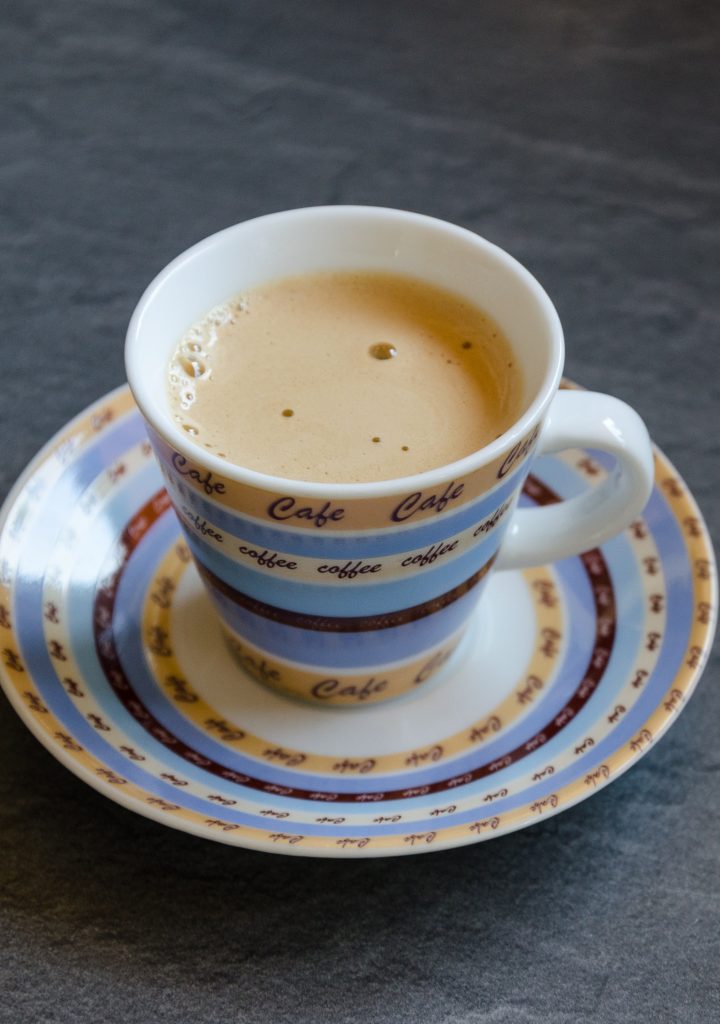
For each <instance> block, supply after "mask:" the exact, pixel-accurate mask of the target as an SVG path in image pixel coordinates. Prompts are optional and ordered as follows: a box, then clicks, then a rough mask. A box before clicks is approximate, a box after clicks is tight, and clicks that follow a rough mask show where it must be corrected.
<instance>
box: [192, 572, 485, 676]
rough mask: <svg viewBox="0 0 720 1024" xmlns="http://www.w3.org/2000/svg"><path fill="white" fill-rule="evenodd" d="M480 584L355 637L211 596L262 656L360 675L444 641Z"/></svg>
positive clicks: (467, 612)
mask: <svg viewBox="0 0 720 1024" xmlns="http://www.w3.org/2000/svg"><path fill="white" fill-rule="evenodd" d="M484 583H485V581H484V580H482V581H481V582H480V583H479V584H478V585H477V586H476V587H473V588H472V590H470V591H468V592H467V593H466V594H464V595H463V596H462V597H460V598H458V599H457V600H456V601H453V602H452V604H449V605H447V607H446V608H443V609H442V610H441V611H439V612H435V613H434V614H433V615H428V616H426V617H425V618H422V619H417V620H416V621H415V622H408V623H405V624H404V625H401V626H392V627H390V628H388V629H376V630H365V631H363V632H361V633H323V632H321V631H320V630H313V629H299V628H298V627H297V626H286V625H284V624H283V623H281V622H273V621H272V620H271V619H266V618H264V616H261V615H255V614H254V613H253V612H250V611H248V610H247V609H246V608H241V607H240V606H239V605H236V604H234V603H233V602H232V601H231V600H230V599H229V598H227V597H225V596H224V595H223V594H220V593H218V592H217V591H213V593H212V595H211V596H212V599H213V601H214V603H215V606H216V608H217V609H218V611H219V612H220V614H221V615H222V616H223V618H224V619H225V621H226V622H227V623H228V625H229V626H230V627H231V629H233V630H235V632H236V633H239V634H240V635H241V636H244V637H245V639H246V640H248V641H249V642H250V643H251V644H254V645H255V646H256V647H260V648H261V649H262V650H263V651H265V652H266V653H267V654H270V655H273V656H275V657H278V658H286V659H287V660H288V661H296V662H298V663H299V664H301V665H308V666H317V667H318V668H327V669H341V668H345V669H358V670H359V671H362V670H363V669H364V668H365V666H370V667H369V668H368V669H367V671H368V673H371V671H372V666H373V665H382V664H389V663H391V662H394V661H403V660H405V659H406V658H413V657H418V658H419V657H421V656H422V653H423V651H427V650H429V649H430V648H432V647H434V646H435V645H436V644H441V643H442V642H443V641H444V640H447V639H448V637H450V636H452V634H453V633H455V631H456V630H458V629H460V627H461V626H462V624H463V622H464V621H465V620H466V619H467V617H468V615H470V613H471V611H472V610H473V608H474V607H475V604H476V602H477V600H478V597H479V595H480V593H481V592H482V588H483V585H484Z"/></svg>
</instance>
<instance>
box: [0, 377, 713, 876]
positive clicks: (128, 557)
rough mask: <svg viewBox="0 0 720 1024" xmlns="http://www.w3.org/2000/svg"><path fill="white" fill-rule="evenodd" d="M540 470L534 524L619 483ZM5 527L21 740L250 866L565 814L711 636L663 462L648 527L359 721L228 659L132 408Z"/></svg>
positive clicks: (681, 501) (692, 516)
mask: <svg viewBox="0 0 720 1024" xmlns="http://www.w3.org/2000/svg"><path fill="white" fill-rule="evenodd" d="M533 468H534V472H533V475H532V476H531V478H530V479H529V480H528V483H527V486H526V489H525V495H524V501H525V502H526V503H542V504H545V503H547V502H549V501H554V500H557V499H558V498H564V497H570V496H572V495H574V494H576V493H578V492H580V491H582V490H583V489H586V488H591V487H593V486H595V485H596V484H597V482H598V481H600V480H601V479H602V478H603V476H604V474H605V473H606V469H607V465H606V463H605V461H604V457H603V456H602V455H599V454H597V453H591V452H585V451H581V452H568V453H564V454H563V455H562V456H561V457H552V458H548V457H545V458H542V459H539V460H538V461H537V462H536V464H535V466H534V467H533ZM0 531H1V532H0V652H1V654H0V665H1V666H2V668H1V680H2V684H3V687H4V689H5V691H6V693H7V695H8V697H9V699H10V701H11V703H12V704H13V706H14V707H15V709H16V710H17V712H18V714H19V715H20V717H21V718H22V719H23V721H24V722H25V723H26V724H27V726H28V727H29V728H30V730H31V731H32V732H33V733H34V734H35V735H36V736H37V738H38V739H39V740H40V741H41V742H42V743H43V744H44V745H45V746H46V747H47V748H48V750H50V751H51V753H52V754H53V755H54V756H55V757H56V758H57V759H58V760H59V761H61V762H62V763H63V764H64V765H66V766H67V767H68V768H70V769H71V771H73V772H75V774H76V775H78V776H79V777H80V778H81V779H83V780H84V781H85V782H88V783H89V784H90V785H91V786H94V787H95V788H96V789H97V790H99V791H100V792H101V793H104V794H105V795H107V796H109V797H110V798H112V799H114V800H116V801H117V802H118V803H120V804H122V805H123V806H125V807H128V808H130V809H131V810H134V811H137V812H139V813H140V814H144V815H146V816H148V817H151V818H153V819H155V820H156V821H160V822H163V823H164V824H167V825H171V826H173V827H175V828H178V829H183V830H184V831H187V832H192V833H194V834H196V835H201V836H206V837H207V838H209V839H216V840H220V841H222V842H225V843H231V844H234V845H237V846H244V847H250V848H253V849H256V850H266V851H272V852H283V853H292V854H300V855H312V856H336V857H352V856H384V855H393V854H406V853H418V852H426V851H430V850H437V849H444V848H448V847H452V846H459V845H462V844H464V843H472V842H478V841H480V840H483V839H487V838H490V837H491V836H497V835H502V834H503V833H505V832H510V831H512V830H514V829H518V828H523V827H525V826H526V825H531V824H533V823H535V822H537V821H538V820H540V819H542V818H544V817H548V816H550V815H552V814H556V813H558V812H559V811H561V810H565V809H566V808H568V807H570V806H572V805H573V804H575V803H577V802H578V801H580V800H583V799H584V798H585V797H588V796H591V795H592V794H593V793H595V792H597V791H598V790H599V789H601V788H602V787H603V786H605V785H607V783H608V782H610V781H611V780H612V779H614V778H616V777H617V776H618V775H620V774H621V773H622V772H624V771H625V770H626V769H627V768H629V767H630V765H632V764H633V763H634V762H635V761H636V760H638V758H640V757H642V756H643V754H644V753H646V752H647V750H649V748H650V747H651V746H652V745H653V744H654V743H655V742H657V740H658V739H659V737H660V736H661V735H662V734H663V733H664V732H665V730H666V729H667V728H668V726H670V725H671V724H672V722H673V721H674V720H675V718H676V717H677V715H678V713H679V712H680V710H681V709H682V707H683V706H684V704H685V702H686V701H687V699H688V697H689V696H690V694H691V693H692V690H693V688H694V686H695V684H696V682H697V680H698V677H699V676H700V673H701V671H702V668H703V665H704V663H705V660H706V657H707V654H708V650H709V647H710V643H711V641H712V636H713V631H714V625H715V608H716V603H717V602H716V573H715V564H714V559H713V554H712V548H711V545H710V541H709V539H708V535H707V531H706V529H705V526H704V524H703V521H702V518H701V516H700V513H699V512H698V509H697V507H696V505H695V503H694V501H693V499H692V497H691V495H690V494H689V492H688V490H687V488H686V486H685V485H684V483H683V482H682V480H681V479H680V478H679V477H678V475H677V474H676V472H675V471H674V469H673V468H672V466H671V465H670V464H669V463H668V461H667V460H666V459H665V458H664V457H663V455H662V454H661V453H659V452H658V453H657V457H656V482H655V490H654V492H653V495H652V497H651V500H650V502H649V503H648V506H647V508H646V510H645V514H644V516H643V518H642V519H638V520H637V521H636V522H634V523H633V524H632V525H631V526H630V528H629V529H628V530H627V531H625V533H624V534H622V535H621V536H619V537H617V538H615V539H614V540H613V541H611V542H610V543H608V544H605V545H603V546H602V548H600V549H597V550H594V551H590V552H587V553H586V554H585V555H583V556H581V557H578V558H570V559H566V560H565V561H563V562H559V563H556V564H554V565H550V566H545V567H543V568H541V569H534V570H531V571H527V572H524V573H519V572H508V573H497V574H496V575H495V577H494V578H493V579H492V580H491V581H490V584H489V586H488V590H487V592H486V594H485V596H484V598H483V602H482V616H481V617H476V620H475V622H474V623H473V624H472V625H471V627H470V629H469V631H468V634H467V637H466V639H465V640H464V642H463V644H462V645H461V648H460V649H459V650H458V651H457V652H456V655H455V656H454V658H453V659H452V661H451V662H450V663H448V665H447V666H446V667H445V668H444V670H443V673H442V675H441V677H440V678H439V679H438V681H437V682H436V683H433V684H430V685H429V687H428V688H427V689H425V690H422V689H421V691H420V692H418V693H417V694H414V695H413V696H412V698H411V699H410V698H408V699H404V700H400V701H397V702H394V703H391V704H387V705H384V706H377V705H374V706H368V707H367V708H362V709H353V710H352V711H344V710H327V709H322V708H316V707H310V706H305V705H300V704H296V703H292V702H290V701H288V700H287V699H286V698H284V697H282V696H279V695H278V694H276V693H273V692H271V691H270V690H268V689H265V688H264V687H263V686H262V685H260V684H259V683H257V682H255V681H253V680H252V679H251V678H250V677H248V676H245V675H244V674H243V673H242V671H241V670H240V669H239V667H238V666H237V664H236V662H235V661H233V659H232V656H231V655H230V653H229V652H228V650H227V649H226V647H225V645H224V643H223V641H222V639H221V635H220V632H219V628H218V626H217V624H216V622H215V620H214V618H213V615H212V612H211V610H210V608H209V606H208V601H207V600H206V598H205V596H204V592H203V591H202V588H201V585H200V583H199V580H198V576H197V573H196V571H195V569H194V567H193V565H192V563H191V561H190V560H189V556H188V551H187V548H186V547H185V544H184V543H183V541H182V539H181V534H180V531H179V527H178V524H177V521H176V519H175V515H174V513H173V511H172V509H171V508H170V507H169V505H168V501H167V497H166V495H165V492H164V490H163V488H162V483H161V477H160V473H159V471H158V469H157V468H156V466H155V463H154V461H153V458H152V455H151V452H150V447H149V445H148V443H147V441H146V439H145V434H144V428H143V423H142V420H141V418H140V415H139V413H138V412H137V410H136V408H135V406H134V404H133V402H132V399H131V397H130V394H129V391H128V390H127V388H121V389H119V390H117V391H115V392H113V393H112V394H111V395H109V396H107V397H106V398H104V399H102V400H101V401H100V402H98V403H96V404H95V405H94V406H92V407H91V408H90V409H89V410H87V411H86V412H85V413H83V414H81V415H80V416H79V417H78V418H77V419H75V420H74V421H73V422H72V423H70V424H69V425H68V426H67V427H66V428H65V429H64V430H62V431H61V432H60V433H59V434H58V435H57V436H56V437H55V438H54V439H53V440H52V441H51V442H50V443H49V444H48V445H47V446H46V448H45V449H43V451H42V452H40V454H39V455H38V456H37V457H36V458H35V460H34V461H33V462H32V464H31V465H30V466H29V467H28V469H27V470H26V471H25V473H24V474H23V476H22V478H21V479H20V481H19V482H18V484H17V485H16V487H15V488H14V490H13V492H12V493H11V495H10V497H9V498H8V501H7V503H6V505H5V507H4V510H3V513H2V517H1V518H0Z"/></svg>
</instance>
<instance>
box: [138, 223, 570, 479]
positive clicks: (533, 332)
mask: <svg viewBox="0 0 720 1024" xmlns="http://www.w3.org/2000/svg"><path fill="white" fill-rule="evenodd" d="M362 269H365V270H384V271H395V272H398V273H403V274H409V275H412V276H414V277H420V278H424V279H426V280H428V281H430V282H432V283H433V284H436V285H439V286H442V287H444V288H447V289H450V290H451V291H454V292H456V293H458V294H460V295H462V296H463V297H464V298H466V299H469V300H470V301H472V302H474V303H475V304H476V305H478V306H481V307H482V308H483V309H484V310H485V311H486V312H488V313H489V314H490V315H491V316H492V317H494V318H495V319H496V320H497V321H498V323H499V324H500V325H501V327H502V328H503V330H504V332H505V333H506V335H507V337H508V338H509V340H510V343H511V345H512V347H513V350H514V352H515V354H516V357H517V358H518V360H519V363H520V366H521V367H522V372H523V381H524V390H525V393H524V402H523V407H524V413H523V416H522V417H521V419H520V420H519V421H518V423H516V424H515V425H514V427H513V428H512V432H513V433H516V434H517V435H518V436H522V434H523V433H524V432H525V431H526V430H527V429H529V427H530V426H531V425H532V422H533V421H536V420H537V418H538V414H539V413H541V412H542V407H544V406H546V405H547V403H548V402H549V401H550V400H551V398H552V396H553V394H554V391H555V389H556V387H557V383H558V381H559V377H560V374H561V372H562V364H563V354H564V353H563V338H562V329H561V327H560V322H559V319H558V316H557V313H556V311H555V308H554V307H553V305H552V303H551V302H550V299H549V298H548V296H547V295H546V293H545V292H544V290H543V289H542V288H541V287H540V285H539V284H538V283H537V281H536V280H535V278H533V277H532V275H531V274H530V273H529V272H528V271H527V270H525V269H524V267H522V266H521V264H519V263H518V262H517V261H516V260H514V259H513V258H512V257H511V256H509V255H508V254H507V253H505V252H503V250H501V249H499V248H498V247H497V246H495V245H493V244H492V243H490V242H487V241H485V240H484V239H482V238H480V237H479V236H478V235H475V234H473V233H472V232H470V231H467V230H465V229H463V228H459V227H456V226H454V225H451V224H446V223H444V222H443V221H439V220H435V219H434V218H431V217H425V216H422V215H420V214H414V213H406V212H402V211H398V210H386V209H382V208H377V207H360V206H327V207H308V208H306V209H300V210H291V211H288V212H286V213H278V214H270V215H268V216H265V217H258V218H256V219H255V220H250V221H246V222H244V223H242V224H238V225H236V226H234V227H231V228H227V229H226V230H224V231H221V232H219V233H218V234H216V235H212V236H211V237H209V238H206V239H205V240H204V241H202V242H199V243H198V244H197V245H195V246H193V247H192V248H191V249H188V250H187V252H185V253H183V254H182V255H181V256H179V257H178V258H177V259H176V260H174V261H173V262H172V263H171V264H169V266H168V267H166V268H165V270H163V271H162V272H161V273H160V274H159V275H158V277H156V278H155V280H154V281H153V282H152V283H151V284H150V286H149V287H148V289H147V290H146V292H145V294H144V295H143V297H142V299H141V300H140V303H139V304H138V307H137V309H136V310H135V313H134V314H133V318H132V320H131V322H130V327H129V329H128V337H127V346H126V367H127V373H128V380H129V382H130V386H131V389H132V391H133V394H134V396H135V398H136V400H137V402H138V404H139V406H140V408H141V410H142V411H143V413H144V415H145V416H146V418H147V419H148V420H149V421H150V422H151V424H152V425H153V426H154V427H155V429H156V430H157V431H158V432H159V433H160V434H162V435H163V436H164V437H165V438H166V439H168V440H169V441H170V442H171V443H172V444H174V445H175V447H177V448H179V449H180V450H181V451H187V450H188V449H190V450H191V451H192V450H193V449H196V453H197V456H198V458H200V459H201V460H202V461H203V463H206V464H207V463H208V461H213V458H214V457H211V456H209V455H208V453H207V450H205V449H203V448H200V447H199V446H195V445H193V444H192V442H191V441H189V440H188V438H187V435H183V434H182V432H181V431H180V429H179V428H178V426H177V424H176V422H175V421H174V419H173V418H172V414H171V411H170V404H169V399H168V393H167V384H166V377H167V365H168V361H169V359H170V357H171V355H172V354H173V352H174V350H175V347H176V345H177V344H178V342H179V341H180V339H181V337H182V336H183V334H184V333H185V332H186V331H187V329H188V328H189V327H191V326H192V324H193V323H194V322H195V321H197V320H199V319H201V318H202V317H203V316H204V315H205V314H206V313H207V312H208V311H209V310H210V309H211V308H212V307H213V306H216V305H219V304H220V303H223V302H225V301H227V300H228V299H230V298H231V297H232V296H234V295H236V294H237V293H238V292H242V291H243V290H245V289H248V288H252V287H253V286H254V285H257V284H260V283H262V282H265V281H268V280H272V279H273V278H278V277H284V276H287V275H292V274H303V273H311V272H314V271H320V270H362ZM241 400H242V396H238V401H241ZM508 433H510V432H508ZM504 440H505V441H506V440H507V436H505V438H504ZM502 443H503V438H501V439H500V441H499V442H494V443H493V445H491V446H488V448H487V449H483V451H482V453H478V454H479V455H480V458H479V461H480V462H481V461H483V458H482V456H484V455H487V457H488V458H490V457H492V451H490V449H491V448H492V449H494V448H498V447H500V445H501V444H502ZM473 458H474V456H469V459H470V460H472V459H473ZM476 461H478V460H477V459H476ZM463 462H468V459H466V460H463ZM216 469H217V470H218V471H219V472H222V473H224V474H225V475H226V476H227V475H231V476H232V475H236V476H242V475H244V476H245V477H252V476H256V477H257V476H262V474H252V473H250V472H249V471H247V470H242V469H241V468H240V467H229V466H228V464H227V463H226V462H222V463H220V462H219V463H218V466H217V467H216ZM235 470H237V471H238V472H237V473H235V472H234V471H235ZM427 475H428V474H423V476H427ZM365 486H366V485H361V484H357V485H351V486H350V489H352V487H357V488H362V487H365ZM305 489H306V490H307V486H306V487H305Z"/></svg>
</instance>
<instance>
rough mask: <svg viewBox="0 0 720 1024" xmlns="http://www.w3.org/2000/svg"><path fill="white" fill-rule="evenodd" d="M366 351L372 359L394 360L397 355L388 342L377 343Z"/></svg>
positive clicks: (393, 347)
mask: <svg viewBox="0 0 720 1024" xmlns="http://www.w3.org/2000/svg"><path fill="white" fill-rule="evenodd" d="M368 351H369V353H370V355H371V356H372V357H373V359H394V358H395V356H396V355H397V349H396V348H395V346H394V345H391V344H390V342H388V341H379V342H378V343H377V344H376V345H371V346H370V348H369V349H368Z"/></svg>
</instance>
